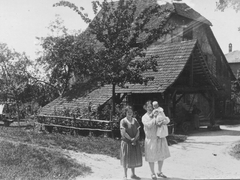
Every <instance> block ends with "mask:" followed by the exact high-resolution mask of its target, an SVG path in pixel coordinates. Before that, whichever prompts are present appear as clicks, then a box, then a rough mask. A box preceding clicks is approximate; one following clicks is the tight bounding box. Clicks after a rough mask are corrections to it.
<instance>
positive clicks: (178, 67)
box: [41, 40, 210, 114]
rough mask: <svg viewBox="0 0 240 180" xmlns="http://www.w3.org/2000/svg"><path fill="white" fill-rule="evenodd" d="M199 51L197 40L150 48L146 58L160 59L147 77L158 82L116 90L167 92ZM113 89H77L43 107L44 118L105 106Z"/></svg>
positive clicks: (80, 87) (126, 91) (131, 85)
mask: <svg viewBox="0 0 240 180" xmlns="http://www.w3.org/2000/svg"><path fill="white" fill-rule="evenodd" d="M197 47H198V46H197V40H192V41H182V42H178V43H167V44H160V45H153V46H151V47H149V48H148V49H147V54H146V56H151V55H157V56H158V57H157V62H158V71H157V72H154V71H148V72H146V73H144V76H146V77H154V80H153V81H149V82H148V83H147V84H146V85H144V84H142V85H141V84H128V85H127V86H128V88H120V87H116V93H129V92H131V93H159V92H164V91H165V90H167V88H168V87H170V86H171V85H173V84H174V82H175V81H176V80H177V79H178V77H179V76H180V74H181V72H182V71H183V70H184V67H185V66H186V64H187V62H188V61H189V58H190V56H191V54H192V53H193V51H194V49H195V48H197ZM209 79H210V78H209ZM93 87H94V88H93ZM111 87H112V86H111V85H105V86H103V87H98V88H97V87H96V86H92V87H91V88H89V89H91V90H88V92H87V93H86V90H87V88H86V87H84V86H77V87H75V88H73V89H72V90H71V91H69V92H68V93H67V94H66V95H65V96H63V97H59V98H57V99H56V100H54V101H52V102H51V103H49V104H48V105H46V106H45V107H43V109H42V111H41V114H54V111H55V109H58V110H59V109H64V108H65V107H67V108H70V109H74V108H77V107H78V108H84V107H87V106H88V104H89V102H91V103H92V105H102V104H104V103H106V102H107V101H108V100H109V99H111V95H112V93H111V90H112V89H111ZM83 92H85V93H83Z"/></svg>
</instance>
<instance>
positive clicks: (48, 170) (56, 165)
mask: <svg viewBox="0 0 240 180" xmlns="http://www.w3.org/2000/svg"><path fill="white" fill-rule="evenodd" d="M0 152H1V153H0V179H9V180H10V179H26V180H30V179H34V180H37V179H46V180H50V179H58V180H64V179H73V178H74V177H76V176H80V175H85V174H87V173H90V172H91V169H90V168H89V167H86V166H85V165H81V164H78V163H77V162H75V160H73V159H71V158H69V157H67V156H65V155H63V154H61V153H60V152H58V151H51V150H47V149H45V148H36V147H33V146H29V145H26V144H21V143H13V142H7V141H1V142H0Z"/></svg>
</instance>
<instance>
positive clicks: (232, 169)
mask: <svg viewBox="0 0 240 180" xmlns="http://www.w3.org/2000/svg"><path fill="white" fill-rule="evenodd" d="M220 128H221V130H219V131H208V130H207V129H206V127H202V128H201V129H200V130H199V131H197V132H194V133H192V134H190V135H189V136H188V138H187V140H186V141H185V142H183V143H179V144H175V145H172V146H170V147H169V148H170V152H171V157H170V158H168V159H167V160H166V161H165V162H164V166H163V173H164V174H166V175H167V176H168V177H169V178H168V179H173V180H185V179H220V178H221V179H240V170H239V168H240V160H237V159H235V158H234V157H233V156H231V155H230V154H229V152H230V151H231V148H232V147H233V146H234V144H235V143H236V142H237V141H239V140H240V125H229V126H228V125H221V126H220ZM68 153H69V154H70V155H71V156H72V157H73V158H75V159H76V160H77V161H78V162H81V163H85V164H86V165H87V166H90V167H91V169H92V173H90V174H89V175H88V176H86V177H81V178H80V177H79V178H77V180H80V179H86V180H88V179H89V180H90V179H122V177H123V168H122V167H121V166H120V161H119V160H117V159H115V158H111V157H108V156H104V155H97V154H95V155H92V154H86V153H77V152H74V151H69V152H68ZM143 158H144V157H143ZM155 168H156V167H155ZM136 174H137V175H138V176H140V177H141V178H142V179H143V180H150V179H151V178H150V169H149V166H148V163H146V162H145V161H144V160H143V166H142V167H140V168H137V169H136ZM129 175H130V170H129ZM128 178H129V179H130V176H129V177H128ZM159 179H160V178H159Z"/></svg>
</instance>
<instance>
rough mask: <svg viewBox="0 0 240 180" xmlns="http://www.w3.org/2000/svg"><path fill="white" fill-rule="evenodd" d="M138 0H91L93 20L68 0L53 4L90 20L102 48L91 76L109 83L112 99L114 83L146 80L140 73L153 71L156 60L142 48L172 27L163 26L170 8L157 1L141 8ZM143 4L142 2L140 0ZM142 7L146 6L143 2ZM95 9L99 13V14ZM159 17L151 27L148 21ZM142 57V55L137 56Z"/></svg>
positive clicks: (122, 84) (87, 20)
mask: <svg viewBox="0 0 240 180" xmlns="http://www.w3.org/2000/svg"><path fill="white" fill-rule="evenodd" d="M139 2H141V1H137V0H119V1H118V2H113V1H111V2H107V0H104V1H103V2H102V3H100V2H99V1H93V2H92V5H93V12H94V14H95V15H96V16H95V18H94V19H93V20H91V19H89V18H88V16H87V15H86V14H84V8H80V9H79V8H78V7H77V6H76V5H75V4H72V3H70V2H68V1H60V2H59V3H57V4H54V6H66V7H69V8H71V9H73V10H74V11H76V12H77V13H78V14H79V15H80V16H81V17H82V19H83V20H84V21H85V22H86V23H89V27H88V29H87V30H86V31H89V32H90V33H91V34H93V35H94V36H95V38H96V39H97V40H98V41H99V42H100V43H101V45H102V46H103V47H104V48H103V49H102V50H100V51H98V52H97V53H96V54H95V59H97V60H96V61H95V62H96V64H95V65H96V66H97V68H95V69H94V70H96V71H95V72H94V73H93V75H95V77H98V79H99V80H100V81H101V82H102V83H103V84H112V99H113V106H112V108H113V111H114V99H115V98H114V97H115V87H116V85H119V86H124V85H125V84H126V83H143V82H144V81H147V79H146V77H144V76H143V72H144V71H147V70H150V69H151V70H155V71H156V66H157V62H156V60H155V59H154V57H151V58H145V59H143V58H144V57H145V55H146V54H145V52H146V51H145V50H146V48H147V47H148V46H149V45H151V44H152V43H153V42H154V41H156V40H157V39H159V38H160V37H161V36H163V35H165V34H167V33H168V32H169V31H170V30H172V28H169V27H168V26H166V23H167V17H168V15H169V14H170V11H171V10H170V9H166V8H162V7H161V6H159V5H158V4H157V3H153V4H151V5H149V6H148V7H147V8H145V9H143V10H141V9H140V8H138V5H139ZM141 3H144V2H141ZM144 6H145V5H144ZM98 8H100V9H101V10H100V12H99V13H98ZM152 19H154V20H156V19H161V21H158V22H157V23H156V22H155V23H154V24H155V25H154V26H151V24H149V22H150V21H151V20H152ZM136 57H142V58H136Z"/></svg>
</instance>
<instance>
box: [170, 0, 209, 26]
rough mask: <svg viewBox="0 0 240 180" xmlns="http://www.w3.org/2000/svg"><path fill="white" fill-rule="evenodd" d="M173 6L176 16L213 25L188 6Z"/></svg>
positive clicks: (180, 4)
mask: <svg viewBox="0 0 240 180" xmlns="http://www.w3.org/2000/svg"><path fill="white" fill-rule="evenodd" d="M173 6H174V9H175V13H176V14H178V15H180V16H183V17H186V18H188V19H192V20H195V21H198V22H202V23H205V24H207V25H209V26H212V23H211V22H210V21H209V20H207V19H206V18H205V17H203V16H202V15H201V14H199V13H198V12H197V11H195V10H194V9H192V8H191V7H190V6H188V5H187V4H185V3H181V2H179V3H173Z"/></svg>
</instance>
